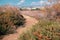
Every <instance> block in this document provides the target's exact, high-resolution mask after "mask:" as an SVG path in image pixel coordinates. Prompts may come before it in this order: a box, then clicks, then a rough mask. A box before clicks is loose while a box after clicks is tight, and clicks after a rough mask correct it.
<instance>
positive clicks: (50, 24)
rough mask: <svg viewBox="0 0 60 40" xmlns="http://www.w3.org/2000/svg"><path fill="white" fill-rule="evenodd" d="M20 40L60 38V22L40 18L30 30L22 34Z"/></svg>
mask: <svg viewBox="0 0 60 40" xmlns="http://www.w3.org/2000/svg"><path fill="white" fill-rule="evenodd" d="M19 40H60V23H59V22H56V21H49V20H40V21H39V22H38V23H37V24H36V25H34V26H33V27H32V28H31V29H30V30H27V31H26V32H24V33H23V34H21V35H20V37H19Z"/></svg>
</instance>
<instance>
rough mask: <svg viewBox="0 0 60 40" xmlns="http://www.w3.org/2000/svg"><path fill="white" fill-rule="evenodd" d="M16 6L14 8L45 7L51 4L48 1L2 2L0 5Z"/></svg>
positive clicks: (7, 0) (2, 0)
mask: <svg viewBox="0 0 60 40" xmlns="http://www.w3.org/2000/svg"><path fill="white" fill-rule="evenodd" d="M6 4H10V5H14V6H45V5H46V4H47V5H50V4H51V3H50V2H48V0H0V5H6Z"/></svg>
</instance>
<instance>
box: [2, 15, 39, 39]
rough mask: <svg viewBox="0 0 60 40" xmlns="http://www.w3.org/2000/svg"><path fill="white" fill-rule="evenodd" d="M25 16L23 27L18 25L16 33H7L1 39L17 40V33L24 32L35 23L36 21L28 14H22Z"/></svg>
mask: <svg viewBox="0 0 60 40" xmlns="http://www.w3.org/2000/svg"><path fill="white" fill-rule="evenodd" d="M23 16H24V17H25V18H26V24H25V27H20V28H18V29H17V30H16V31H17V33H14V34H9V35H7V36H5V37H4V38H3V39H2V40H18V38H19V35H21V34H22V33H23V32H25V31H26V30H29V29H30V28H31V27H32V25H34V24H35V23H37V22H38V21H37V20H36V19H35V18H33V17H30V16H27V15H23Z"/></svg>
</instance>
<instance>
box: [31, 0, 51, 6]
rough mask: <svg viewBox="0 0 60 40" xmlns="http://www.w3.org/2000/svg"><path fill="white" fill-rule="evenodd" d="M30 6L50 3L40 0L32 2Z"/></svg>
mask: <svg viewBox="0 0 60 40" xmlns="http://www.w3.org/2000/svg"><path fill="white" fill-rule="evenodd" d="M31 5H50V2H48V1H43V0H42V1H38V2H32V3H31Z"/></svg>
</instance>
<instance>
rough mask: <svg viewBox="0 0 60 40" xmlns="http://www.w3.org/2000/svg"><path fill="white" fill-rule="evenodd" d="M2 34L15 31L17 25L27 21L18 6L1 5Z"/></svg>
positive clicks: (0, 23) (0, 29)
mask: <svg viewBox="0 0 60 40" xmlns="http://www.w3.org/2000/svg"><path fill="white" fill-rule="evenodd" d="M0 9H1V10H0V35H5V34H9V33H13V32H14V31H15V29H16V27H17V26H20V25H23V24H24V23H25V18H24V17H23V16H22V15H21V14H20V10H18V8H16V7H11V6H3V7H0Z"/></svg>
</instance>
